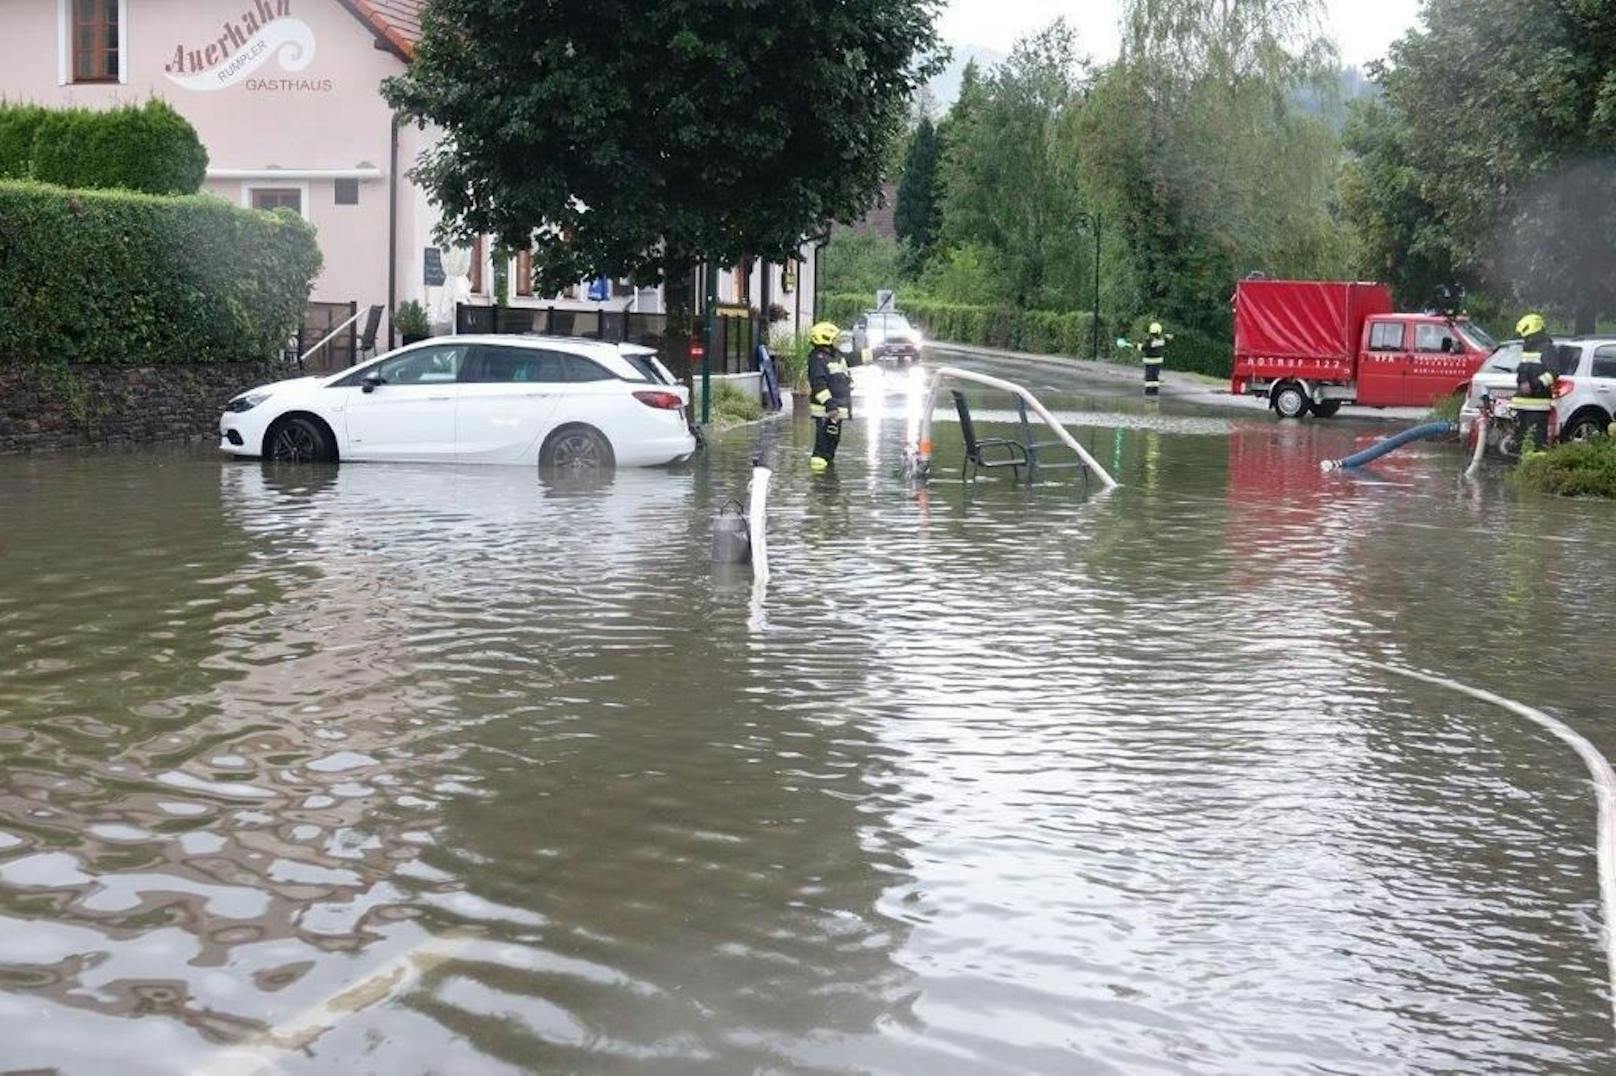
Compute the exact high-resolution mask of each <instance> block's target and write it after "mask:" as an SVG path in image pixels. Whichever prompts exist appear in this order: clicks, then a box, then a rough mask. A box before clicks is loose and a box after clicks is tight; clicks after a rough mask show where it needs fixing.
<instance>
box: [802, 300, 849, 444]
mask: <svg viewBox="0 0 1616 1076" xmlns="http://www.w3.org/2000/svg"><path fill="white" fill-rule="evenodd" d="M840 335H841V330H840V329H838V328H837V327H836V325H835V324H834V323H833V322H829V321H821V322H820V323H819V324H817V325H815V326H814V327H813V328H812V329H809V330H808V343H809V345H810V347H811V348H812V350H811V351H809V352H808V413H809V414H810V415H812V416H813V417H814V454H813V456H812V457H811V458H810V459H809V460H808V465H809V466H810V467H811V468H812V469H813V471H814V473H815V474H818V473H820V472H822V471H826V470H829V469H830V466H831V464H833V463H835V462H836V446H837V445H838V444H840V443H841V440H842V422H843V420H844V419H846V418H848V416H849V414H850V412H851V410H852V406H853V377H852V375H851V374H850V373H849V372H848V369H847V360H846V359H844V358H842V357H841V356H840V355H839V354H837V353H836V338H837V337H838V336H840Z"/></svg>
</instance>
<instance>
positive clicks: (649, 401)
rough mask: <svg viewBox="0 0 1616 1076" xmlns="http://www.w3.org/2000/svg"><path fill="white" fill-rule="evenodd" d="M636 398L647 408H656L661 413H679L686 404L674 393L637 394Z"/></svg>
mask: <svg viewBox="0 0 1616 1076" xmlns="http://www.w3.org/2000/svg"><path fill="white" fill-rule="evenodd" d="M634 398H635V399H636V400H638V401H640V402H641V403H642V404H644V405H645V406H646V407H654V408H656V409H657V410H659V411H679V410H682V409H683V408H684V406H685V402H684V401H683V400H681V399H680V398H679V395H678V393H674V392H636V393H635V394H634Z"/></svg>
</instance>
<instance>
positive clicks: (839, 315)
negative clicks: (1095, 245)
mask: <svg viewBox="0 0 1616 1076" xmlns="http://www.w3.org/2000/svg"><path fill="white" fill-rule="evenodd" d="M873 298H874V297H873V296H870V297H868V298H867V297H865V296H863V295H857V294H854V295H846V294H838V295H827V296H825V302H824V316H825V317H827V318H828V319H829V320H831V321H834V322H836V324H838V325H841V326H843V327H844V328H846V327H850V326H851V325H852V324H853V322H854V321H855V320H857V319H858V316H859V315H860V314H862V313H864V312H865V311H866V310H868V309H869V308H870V304H871V302H872V300H873ZM898 308H899V309H900V310H902V311H903V312H904V313H905V314H907V315H908V316H909V317H910V319H911V320H913V321H914V322H915V324H917V325H919V326H920V328H921V331H923V332H924V333H925V334H926V336H927V338H928V339H932V340H945V341H947V342H949V343H953V344H971V345H975V346H977V347H990V348H1001V349H1004V350H1008V351H1029V352H1033V353H1035V354H1040V355H1069V356H1072V357H1074V358H1088V357H1089V356H1091V355H1092V354H1093V350H1094V343H1093V341H1094V337H1093V328H1092V326H1093V324H1094V316H1093V315H1092V314H1090V313H1089V312H1087V311H1058V310H1016V309H1014V308H1011V307H996V306H972V305H966V304H961V303H940V302H934V301H932V300H929V299H904V298H903V296H902V295H899V297H898ZM1169 329H1170V331H1171V332H1172V334H1173V342H1172V344H1170V345H1169V346H1168V349H1167V368H1168V369H1169V370H1183V371H1188V372H1191V373H1200V374H1210V375H1212V376H1214V377H1228V376H1229V374H1230V373H1231V372H1233V370H1234V340H1233V336H1232V334H1221V335H1213V334H1211V333H1205V332H1199V331H1197V330H1195V329H1181V328H1176V327H1172V326H1169ZM1100 355H1101V357H1102V358H1105V359H1109V360H1111V361H1113V362H1122V363H1134V362H1138V361H1139V355H1138V353H1137V352H1134V351H1127V352H1122V351H1120V350H1119V349H1118V348H1117V347H1116V343H1115V339H1114V338H1112V337H1108V336H1107V329H1106V324H1105V322H1104V321H1103V320H1102V321H1101V323H1100Z"/></svg>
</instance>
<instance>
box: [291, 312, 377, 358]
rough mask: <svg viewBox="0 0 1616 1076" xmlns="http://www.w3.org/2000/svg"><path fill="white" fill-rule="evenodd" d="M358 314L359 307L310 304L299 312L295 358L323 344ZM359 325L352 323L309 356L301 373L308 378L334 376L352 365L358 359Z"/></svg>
mask: <svg viewBox="0 0 1616 1076" xmlns="http://www.w3.org/2000/svg"><path fill="white" fill-rule="evenodd" d="M357 313H359V304H358V303H357V302H351V303H310V304H309V305H308V309H306V310H305V311H304V312H303V323H302V324H301V325H299V326H298V330H297V341H296V346H297V351H296V352H295V353H294V356H293V357H294V361H295V357H296V356H297V355H301V354H303V353H304V352H305V351H307V350H308V349H309V348H311V347H313V346H314V345H315V344H318V343H319V342H320V341H321V340H324V339H325V338H326V336H327V335H328V334H329V333H330V332H331V330H332V329H335V328H336V327H337V326H338V325H341V324H342V323H343V322H345V321H347V320H348V319H349V318H352V317H353V316H354V315H355V314H357ZM360 328H361V326H360V324H359V323H358V322H355V323H354V324H352V325H349V326H348V327H347V328H346V329H344V330H342V332H340V333H338V334H337V337H336V339H334V340H332V341H331V342H330V343H329V344H327V345H326V346H325V347H323V348H321V349H320V350H319V351H317V352H315V353H314V354H313V355H310V356H309V358H308V361H307V362H306V363H305V364H304V369H305V370H306V371H307V372H308V373H310V374H321V373H336V372H337V371H338V370H345V369H347V368H348V367H350V366H352V365H353V364H354V360H355V359H356V358H358V349H359V332H360Z"/></svg>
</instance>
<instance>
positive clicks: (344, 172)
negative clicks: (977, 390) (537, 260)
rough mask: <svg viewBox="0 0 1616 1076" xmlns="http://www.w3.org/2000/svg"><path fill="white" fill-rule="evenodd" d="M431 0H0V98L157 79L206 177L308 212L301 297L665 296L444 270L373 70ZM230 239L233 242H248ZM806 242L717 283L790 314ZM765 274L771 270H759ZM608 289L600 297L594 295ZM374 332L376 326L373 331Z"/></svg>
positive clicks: (809, 275) (73, 96) (438, 305)
mask: <svg viewBox="0 0 1616 1076" xmlns="http://www.w3.org/2000/svg"><path fill="white" fill-rule="evenodd" d="M426 3H427V0H0V58H3V60H4V63H3V64H0V98H3V99H5V100H8V101H30V102H36V103H39V104H44V105H50V106H83V107H90V108H107V107H112V106H115V105H119V104H126V103H127V104H138V103H140V102H143V101H145V100H147V99H149V98H152V97H157V98H161V99H162V100H164V101H166V102H168V103H169V104H170V105H172V106H173V107H174V108H175V109H176V110H177V111H179V112H180V113H181V114H182V115H184V116H185V117H186V118H187V119H188V120H189V121H190V122H191V124H192V125H193V126H194V127H195V128H196V130H197V133H198V135H199V136H200V137H201V139H202V142H203V145H204V146H205V147H206V148H207V151H208V157H209V163H208V172H207V181H206V184H205V188H204V189H205V190H206V191H208V192H209V193H212V194H214V195H217V196H218V197H221V198H225V199H227V200H229V201H231V202H234V203H236V204H239V205H243V206H253V207H258V208H265V209H273V208H277V207H288V208H291V209H293V210H295V211H297V212H298V213H301V214H302V215H303V216H304V217H305V218H306V219H307V220H308V221H309V222H310V223H311V224H313V225H314V227H315V229H316V231H317V233H318V236H319V244H320V249H321V251H322V253H323V254H324V258H325V264H324V268H323V270H322V272H321V274H320V277H319V279H318V280H317V281H316V282H315V286H314V292H313V296H312V298H313V300H314V301H316V302H321V303H349V302H352V303H356V304H358V306H359V307H360V308H364V307H368V306H370V305H373V304H379V305H382V306H384V307H385V308H386V309H387V310H393V309H395V308H396V307H397V305H398V304H399V303H401V302H404V301H406V300H412V299H413V300H416V301H419V302H421V303H422V304H423V305H424V306H426V307H427V308H428V309H429V310H438V311H440V312H441V311H444V310H448V309H452V305H453V301H455V300H456V299H459V300H462V301H470V302H473V303H488V302H492V301H494V298H495V296H494V291H495V289H496V280H497V279H498V278H499V277H500V276H505V277H506V279H507V280H509V281H510V284H509V286H508V292H509V294H508V301H509V302H510V303H511V304H512V305H519V306H520V305H534V306H542V305H561V306H567V307H572V308H577V309H598V308H606V309H632V310H637V311H640V312H644V313H660V312H661V311H662V309H663V307H662V294H661V291H660V289H634V288H629V287H623V286H619V285H606V286H601V285H600V284H598V283H597V284H596V285H595V287H594V288H593V289H592V288H591V287H590V285H588V284H580V285H579V286H578V287H577V288H575V289H570V290H569V291H568V292H567V293H564V294H562V295H559V296H541V295H534V294H532V291H533V289H532V288H531V286H528V285H525V284H524V283H523V281H524V280H525V279H528V278H527V276H526V274H525V272H524V270H525V269H526V268H527V266H528V265H529V264H530V263H529V262H528V259H527V256H526V255H525V254H524V255H520V256H518V257H516V258H513V259H512V260H511V261H510V262H509V263H508V264H507V266H506V268H507V269H508V270H509V272H508V274H496V273H495V272H494V266H493V265H492V264H491V261H490V257H491V254H490V250H491V247H490V244H487V243H479V244H477V246H476V247H475V248H474V250H473V252H472V254H473V257H472V264H471V268H470V270H469V272H468V273H467V274H466V277H465V278H463V279H460V280H458V281H456V280H453V279H451V280H449V281H447V282H445V283H444V284H442V285H439V284H437V283H436V281H437V280H438V279H439V275H438V272H437V270H438V269H439V267H440V266H441V265H442V263H443V262H444V261H445V260H447V261H448V262H449V263H450V264H451V265H453V264H455V263H457V262H461V261H463V260H464V259H456V258H450V259H444V258H442V257H441V252H438V251H436V249H435V247H434V239H433V235H432V233H433V229H434V227H435V226H436V224H437V221H438V217H437V215H436V213H435V212H434V211H433V209H432V207H431V206H430V205H429V204H428V202H427V200H426V197H425V195H424V194H423V193H422V192H421V191H420V190H419V189H418V188H416V187H415V186H414V185H413V184H412V183H411V182H410V180H409V178H408V175H407V173H408V171H409V169H410V166H411V164H412V162H413V161H414V160H415V159H416V157H417V155H418V154H419V153H420V151H421V150H422V149H423V147H425V146H426V145H428V144H429V140H430V138H431V137H432V135H431V134H430V132H423V131H421V130H419V129H418V128H416V127H415V126H413V125H408V124H406V125H402V126H398V125H395V124H394V122H393V113H392V110H391V109H390V108H389V107H388V105H387V103H386V101H384V100H383V99H382V96H381V92H380V86H381V82H382V80H383V79H385V78H387V77H388V76H390V75H397V74H401V73H403V72H404V71H405V69H406V68H407V66H408V64H409V62H410V57H411V54H412V50H413V48H414V46H415V43H416V42H417V41H418V40H419V37H420V14H421V9H422V8H423V7H425V5H426ZM251 254H252V252H251V251H243V252H242V256H243V257H251ZM813 270H814V259H813V257H812V249H811V248H806V249H805V257H804V258H803V259H801V260H799V261H797V262H795V263H793V264H791V265H789V266H761V265H759V266H755V267H752V268H751V269H750V271H749V272H748V271H744V270H743V269H742V268H740V267H736V268H731V269H726V270H725V272H724V274H723V278H722V281H721V283H720V295H721V296H722V297H723V298H724V299H725V300H726V301H730V302H748V303H749V305H753V306H759V305H761V304H762V303H763V301H764V297H765V296H767V297H768V302H769V305H773V306H776V307H778V308H780V309H779V310H777V313H779V312H784V313H786V314H787V315H788V319H789V324H791V325H792V326H800V324H801V323H803V322H805V321H806V320H808V319H810V318H811V317H812V313H813V302H812V296H813V294H814V293H813ZM765 278H766V279H765ZM602 296H604V297H602ZM385 339H386V337H385V336H384V337H383V340H384V341H385Z"/></svg>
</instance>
